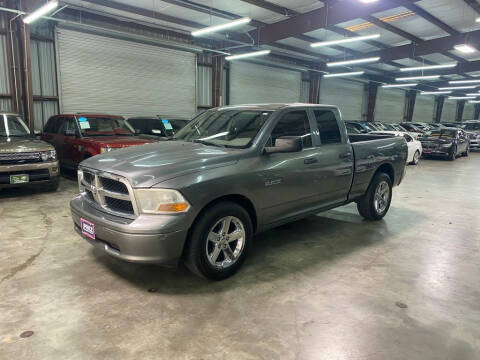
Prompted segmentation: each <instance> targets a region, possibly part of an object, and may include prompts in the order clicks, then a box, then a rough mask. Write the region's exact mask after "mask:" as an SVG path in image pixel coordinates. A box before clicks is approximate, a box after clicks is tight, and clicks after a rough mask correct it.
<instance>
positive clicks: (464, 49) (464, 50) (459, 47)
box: [454, 44, 477, 54]
mask: <svg viewBox="0 0 480 360" xmlns="http://www.w3.org/2000/svg"><path fill="white" fill-rule="evenodd" d="M454 48H455V50H457V51H460V52H461V53H464V54H471V53H474V52H475V51H477V49H475V48H474V47H473V46H471V45H468V44H460V45H455V46H454Z"/></svg>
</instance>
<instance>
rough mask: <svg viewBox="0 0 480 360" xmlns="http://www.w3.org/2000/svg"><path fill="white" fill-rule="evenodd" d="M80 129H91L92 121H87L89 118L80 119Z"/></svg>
mask: <svg viewBox="0 0 480 360" xmlns="http://www.w3.org/2000/svg"><path fill="white" fill-rule="evenodd" d="M80 119H81V118H80ZM80 119H79V120H80ZM84 119H85V118H84ZM80 129H82V130H85V129H90V123H89V122H88V121H87V119H85V120H84V121H80Z"/></svg>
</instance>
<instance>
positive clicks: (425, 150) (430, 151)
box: [422, 147, 452, 157]
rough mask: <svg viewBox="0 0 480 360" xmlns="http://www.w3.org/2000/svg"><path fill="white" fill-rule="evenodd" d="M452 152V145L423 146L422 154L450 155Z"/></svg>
mask: <svg viewBox="0 0 480 360" xmlns="http://www.w3.org/2000/svg"><path fill="white" fill-rule="evenodd" d="M451 152H452V147H448V148H442V147H438V148H425V147H424V148H423V151H422V156H424V157H425V156H448V155H450V154H451Z"/></svg>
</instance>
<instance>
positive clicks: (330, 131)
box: [314, 110, 342, 145]
mask: <svg viewBox="0 0 480 360" xmlns="http://www.w3.org/2000/svg"><path fill="white" fill-rule="evenodd" d="M314 113H315V119H317V127H318V131H319V132H320V141H321V142H322V145H325V144H335V143H340V142H342V136H341V135H340V129H339V128H338V123H337V119H336V118H335V114H334V113H333V111H331V110H315V111H314Z"/></svg>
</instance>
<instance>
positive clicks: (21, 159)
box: [0, 152, 42, 165]
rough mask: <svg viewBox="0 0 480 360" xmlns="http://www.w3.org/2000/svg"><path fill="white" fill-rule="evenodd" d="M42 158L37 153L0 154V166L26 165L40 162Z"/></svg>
mask: <svg viewBox="0 0 480 360" xmlns="http://www.w3.org/2000/svg"><path fill="white" fill-rule="evenodd" d="M41 161H42V156H41V154H40V153H39V152H20V153H0V164H1V165H7V164H28V163H36V162H41Z"/></svg>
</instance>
